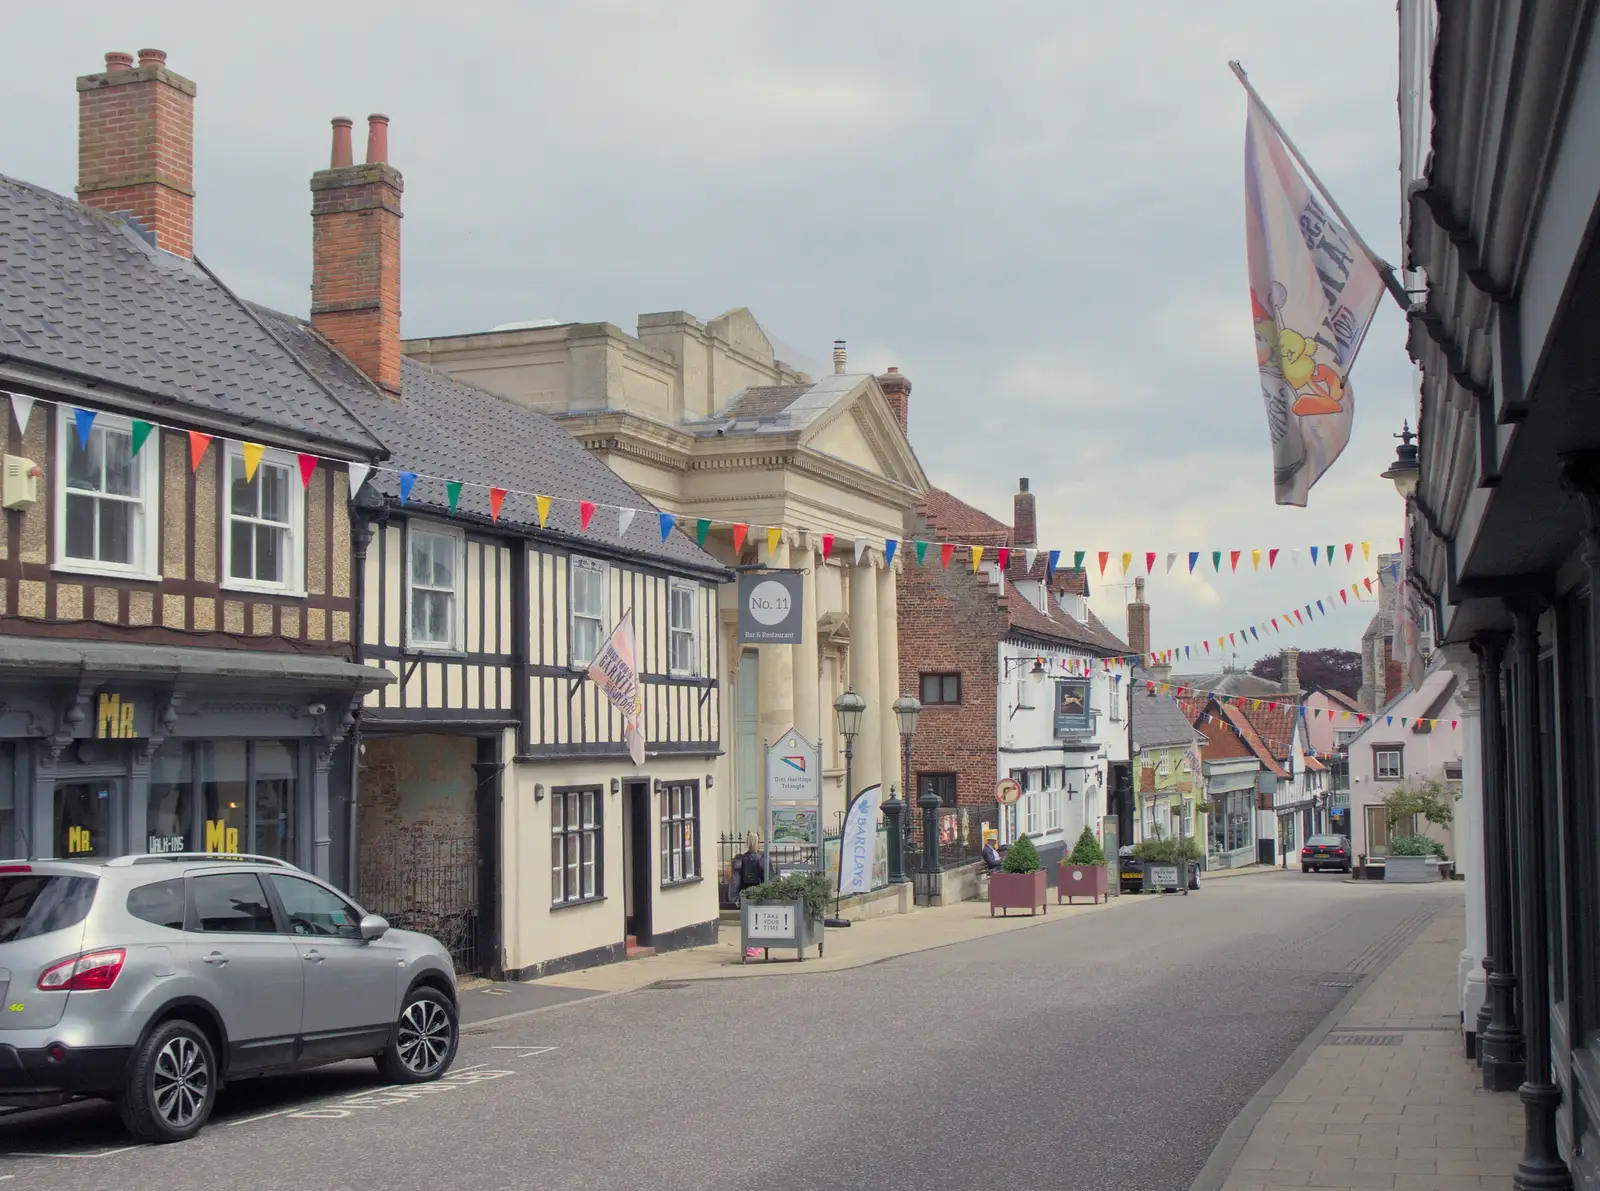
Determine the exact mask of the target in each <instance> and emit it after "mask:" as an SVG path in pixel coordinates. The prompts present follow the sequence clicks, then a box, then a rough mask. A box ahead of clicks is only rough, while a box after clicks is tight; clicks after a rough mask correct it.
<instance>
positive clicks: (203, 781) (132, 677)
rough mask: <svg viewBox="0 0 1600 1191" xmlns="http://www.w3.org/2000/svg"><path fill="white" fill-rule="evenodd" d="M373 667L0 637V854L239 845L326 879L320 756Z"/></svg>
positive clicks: (377, 676) (98, 853)
mask: <svg viewBox="0 0 1600 1191" xmlns="http://www.w3.org/2000/svg"><path fill="white" fill-rule="evenodd" d="M385 679H386V676H385V675H384V674H383V673H382V672H381V671H377V670H373V669H371V668H368V667H364V666H357V665H352V664H351V663H348V662H344V661H341V660H339V659H336V658H324V657H308V656H303V655H298V654H280V653H248V652H245V651H242V650H241V651H238V652H233V651H223V650H203V649H160V648H156V647H152V646H145V645H116V644H108V643H101V642H63V641H43V640H33V639H23V638H7V639H5V640H4V641H3V642H0V705H3V706H0V854H3V855H7V856H16V857H22V858H30V859H32V858H46V857H53V858H58V859H104V858H108V857H111V856H117V855H123V854H126V853H130V852H157V853H170V852H224V853H231V852H245V853H253V854H257V855H263V856H272V857H276V858H279V859H283V860H287V861H289V862H290V863H292V864H295V865H298V866H299V867H301V868H304V869H307V870H308V871H311V872H314V873H317V874H319V875H323V876H326V875H329V863H330V843H331V840H330V826H331V825H330V816H329V791H328V780H329V761H330V759H331V757H332V754H333V751H334V749H335V748H336V747H337V746H338V744H339V742H340V741H341V740H342V739H343V737H344V735H345V733H346V731H347V730H348V728H349V727H350V725H351V723H352V722H353V721H352V720H351V716H350V709H351V706H352V702H353V700H356V699H359V697H360V696H361V694H362V693H364V692H365V691H367V690H370V689H372V687H373V686H375V685H377V684H379V683H382V682H383V681H385Z"/></svg>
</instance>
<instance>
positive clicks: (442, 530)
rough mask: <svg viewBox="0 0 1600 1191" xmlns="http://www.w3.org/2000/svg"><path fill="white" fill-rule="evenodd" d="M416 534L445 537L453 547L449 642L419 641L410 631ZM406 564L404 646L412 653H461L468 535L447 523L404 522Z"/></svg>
mask: <svg viewBox="0 0 1600 1191" xmlns="http://www.w3.org/2000/svg"><path fill="white" fill-rule="evenodd" d="M418 534H426V535H428V536H429V537H435V538H446V539H448V540H450V541H451V542H452V543H454V549H455V587H454V589H453V590H452V591H451V593H450V598H451V600H452V601H453V603H452V606H451V615H450V640H449V641H442V642H441V641H421V640H418V639H417V638H416V637H415V636H414V635H413V633H412V628H411V623H412V622H411V610H412V609H413V608H414V607H415V606H416V600H415V596H414V594H413V587H412V575H413V571H412V567H411V550H412V544H413V543H414V542H415V541H416V537H417V535H418ZM405 543H406V550H405V559H404V561H403V563H402V565H403V566H404V567H405V584H406V619H405V626H404V628H405V643H406V649H407V650H408V651H409V652H411V653H464V652H466V648H467V600H466V588H467V584H466V570H467V535H466V534H465V533H463V532H462V531H461V530H459V529H456V528H454V527H452V526H449V525H440V524H439V523H437V522H434V521H407V522H406V533H405ZM424 590H425V591H439V590H442V589H441V588H437V587H431V586H429V587H425V588H424Z"/></svg>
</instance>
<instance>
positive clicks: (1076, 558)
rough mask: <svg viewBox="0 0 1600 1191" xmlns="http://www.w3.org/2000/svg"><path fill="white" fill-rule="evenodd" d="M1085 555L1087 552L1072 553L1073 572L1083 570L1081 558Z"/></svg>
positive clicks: (1075, 551)
mask: <svg viewBox="0 0 1600 1191" xmlns="http://www.w3.org/2000/svg"><path fill="white" fill-rule="evenodd" d="M1087 553H1088V551H1087V550H1074V551H1073V552H1072V569H1073V570H1075V571H1081V570H1083V556H1084V555H1085V554H1087Z"/></svg>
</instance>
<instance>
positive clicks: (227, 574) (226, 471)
mask: <svg viewBox="0 0 1600 1191" xmlns="http://www.w3.org/2000/svg"><path fill="white" fill-rule="evenodd" d="M235 460H237V461H238V462H239V464H240V465H241V466H243V464H244V446H243V444H242V443H237V442H233V441H231V440H230V441H229V442H228V444H227V447H226V449H225V450H224V452H223V455H222V475H221V476H220V478H219V480H218V482H217V506H218V508H217V517H218V520H219V521H220V522H221V524H222V557H221V558H220V559H219V560H218V562H217V569H218V572H219V573H220V575H221V583H220V584H219V586H220V587H222V588H223V589H225V590H227V591H259V592H266V593H269V594H271V595H286V596H304V595H305V594H306V590H305V582H306V579H305V574H306V490H305V486H304V485H303V484H301V482H300V470H299V467H298V466H297V465H296V462H295V457H294V456H293V455H292V454H290V453H289V452H288V451H279V450H267V451H264V452H262V455H261V461H260V463H258V464H257V465H256V466H257V471H256V474H257V475H260V474H261V472H260V468H263V467H279V468H283V469H284V470H286V471H287V472H288V478H289V485H288V491H289V522H288V525H289V547H288V550H287V551H286V552H285V558H284V576H283V579H282V581H281V582H277V583H269V582H265V581H263V580H260V579H236V578H234V576H233V573H232V571H231V569H230V568H231V567H232V565H233V516H234V515H233V501H232V499H231V496H232V492H233V465H234V462H235ZM269 524H270V523H269ZM407 561H409V559H408V560H407Z"/></svg>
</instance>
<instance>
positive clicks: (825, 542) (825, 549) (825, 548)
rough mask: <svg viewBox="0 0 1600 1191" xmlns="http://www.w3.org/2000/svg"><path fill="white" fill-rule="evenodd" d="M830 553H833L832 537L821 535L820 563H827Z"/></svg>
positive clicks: (829, 534)
mask: <svg viewBox="0 0 1600 1191" xmlns="http://www.w3.org/2000/svg"><path fill="white" fill-rule="evenodd" d="M832 553H833V535H832V534H831V533H825V534H823V535H822V561H823V562H827V561H828V555H830V554H832Z"/></svg>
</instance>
